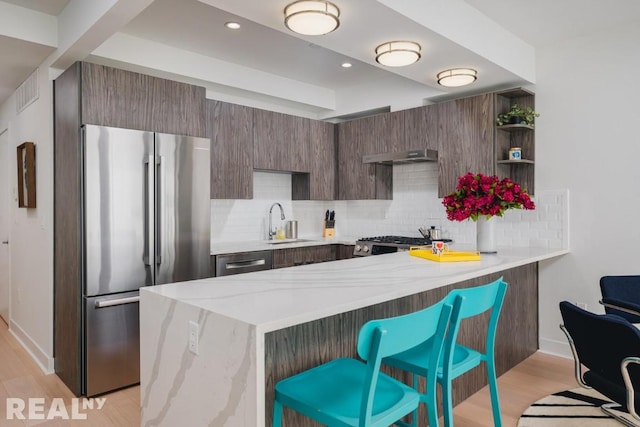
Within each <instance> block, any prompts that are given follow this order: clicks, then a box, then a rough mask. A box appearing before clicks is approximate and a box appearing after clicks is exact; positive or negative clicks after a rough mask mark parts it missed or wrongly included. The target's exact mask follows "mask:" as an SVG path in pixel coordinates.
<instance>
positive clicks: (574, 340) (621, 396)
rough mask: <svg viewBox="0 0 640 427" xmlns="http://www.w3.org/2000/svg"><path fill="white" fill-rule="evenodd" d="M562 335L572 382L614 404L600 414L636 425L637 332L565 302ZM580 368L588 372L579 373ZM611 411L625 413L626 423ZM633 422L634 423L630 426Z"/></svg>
mask: <svg viewBox="0 0 640 427" xmlns="http://www.w3.org/2000/svg"><path fill="white" fill-rule="evenodd" d="M560 313H561V314H562V320H563V322H564V323H563V324H562V325H560V329H562V331H563V332H564V333H565V335H566V336H567V339H568V340H569V345H570V346H571V351H572V352H573V358H574V361H575V376H576V381H577V382H578V384H580V386H582V387H584V388H593V389H595V390H596V391H598V392H599V393H601V394H603V395H605V396H606V397H608V398H609V399H611V400H613V401H614V402H615V403H610V404H605V405H602V406H601V409H602V411H604V412H605V413H607V414H608V415H610V416H612V417H613V418H615V419H616V420H618V421H620V422H622V423H623V424H625V425H628V426H638V425H640V416H639V415H638V413H637V411H638V410H639V409H640V396H636V394H635V390H636V389H638V386H640V330H638V328H636V327H635V326H634V325H632V324H631V323H629V322H628V321H627V320H626V319H623V318H621V317H619V316H616V315H612V314H594V313H591V312H588V311H586V310H583V309H581V308H579V307H577V306H575V305H573V304H571V303H569V302H567V301H563V302H561V303H560ZM582 366H584V367H585V368H587V369H588V370H587V371H585V372H584V373H583V372H582ZM611 409H618V410H622V411H628V412H629V414H630V415H631V417H629V419H626V418H623V417H621V416H620V415H619V414H618V413H616V412H612V411H611ZM634 420H635V422H634Z"/></svg>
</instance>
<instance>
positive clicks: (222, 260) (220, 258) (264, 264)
mask: <svg viewBox="0 0 640 427" xmlns="http://www.w3.org/2000/svg"><path fill="white" fill-rule="evenodd" d="M215 265H216V276H230V275H232V274H240V273H251V272H252V271H262V270H270V269H271V268H272V266H273V256H272V251H253V252H239V253H233V254H221V255H216V256H215Z"/></svg>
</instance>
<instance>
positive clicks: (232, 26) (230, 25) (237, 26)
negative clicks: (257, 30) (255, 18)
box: [224, 21, 240, 30]
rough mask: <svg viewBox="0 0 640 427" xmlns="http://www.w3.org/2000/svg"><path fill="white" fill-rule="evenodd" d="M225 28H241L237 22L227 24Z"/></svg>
mask: <svg viewBox="0 0 640 427" xmlns="http://www.w3.org/2000/svg"><path fill="white" fill-rule="evenodd" d="M224 26H225V27H227V28H228V29H230V30H237V29H239V28H240V24H238V23H237V22H233V21H229V22H225V23H224Z"/></svg>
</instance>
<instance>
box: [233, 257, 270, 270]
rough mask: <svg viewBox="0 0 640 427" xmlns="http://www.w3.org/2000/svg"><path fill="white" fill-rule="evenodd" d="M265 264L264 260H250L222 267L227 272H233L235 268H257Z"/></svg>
mask: <svg viewBox="0 0 640 427" xmlns="http://www.w3.org/2000/svg"><path fill="white" fill-rule="evenodd" d="M266 263H267V262H266V261H265V259H264V258H260V259H250V260H246V261H238V262H228V263H226V264H225V265H224V268H225V269H227V270H233V269H235V268H245V267H257V266H259V265H265V264H266Z"/></svg>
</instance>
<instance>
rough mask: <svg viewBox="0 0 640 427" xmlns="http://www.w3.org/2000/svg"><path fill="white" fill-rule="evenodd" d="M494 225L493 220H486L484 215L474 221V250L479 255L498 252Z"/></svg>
mask: <svg viewBox="0 0 640 427" xmlns="http://www.w3.org/2000/svg"><path fill="white" fill-rule="evenodd" d="M495 224H496V220H495V219H493V218H492V217H491V218H487V217H486V216H484V215H481V216H479V217H478V220H477V221H476V227H477V228H476V248H477V250H478V251H480V252H481V253H484V254H495V253H496V252H498V250H497V245H496V233H495V231H496V230H495Z"/></svg>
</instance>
